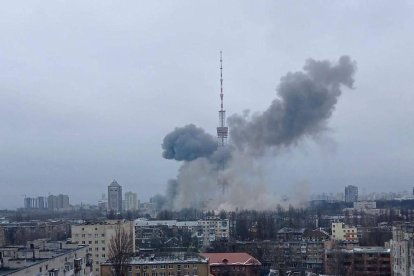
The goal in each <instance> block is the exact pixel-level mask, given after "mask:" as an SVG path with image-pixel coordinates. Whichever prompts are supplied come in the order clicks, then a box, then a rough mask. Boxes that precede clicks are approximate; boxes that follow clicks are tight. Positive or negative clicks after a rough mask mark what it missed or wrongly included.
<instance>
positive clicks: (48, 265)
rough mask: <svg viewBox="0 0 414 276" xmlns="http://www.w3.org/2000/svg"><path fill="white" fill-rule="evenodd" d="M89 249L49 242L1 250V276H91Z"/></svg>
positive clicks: (30, 243)
mask: <svg viewBox="0 0 414 276" xmlns="http://www.w3.org/2000/svg"><path fill="white" fill-rule="evenodd" d="M89 256H90V255H89V251H88V246H86V245H77V244H72V243H67V242H65V241H60V242H49V241H48V240H46V239H42V240H35V241H32V242H28V243H27V245H26V246H8V247H1V248H0V263H1V266H0V275H15V276H18V275H36V276H58V275H79V276H83V275H90V273H91V263H90V260H89Z"/></svg>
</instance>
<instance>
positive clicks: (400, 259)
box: [390, 222, 414, 276]
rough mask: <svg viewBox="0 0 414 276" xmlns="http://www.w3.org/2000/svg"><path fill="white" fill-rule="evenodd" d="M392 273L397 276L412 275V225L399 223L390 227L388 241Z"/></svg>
mask: <svg viewBox="0 0 414 276" xmlns="http://www.w3.org/2000/svg"><path fill="white" fill-rule="evenodd" d="M390 249H391V259H392V273H393V275H398V276H412V275H414V223H413V222H408V223H399V224H397V225H395V226H393V227H392V240H391V241H390Z"/></svg>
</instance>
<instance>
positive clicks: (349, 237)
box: [332, 222, 358, 241]
mask: <svg viewBox="0 0 414 276" xmlns="http://www.w3.org/2000/svg"><path fill="white" fill-rule="evenodd" d="M357 233H358V231H357V228H356V227H348V226H347V225H345V223H342V222H334V223H332V239H334V240H338V241H357V240H358V235H357Z"/></svg>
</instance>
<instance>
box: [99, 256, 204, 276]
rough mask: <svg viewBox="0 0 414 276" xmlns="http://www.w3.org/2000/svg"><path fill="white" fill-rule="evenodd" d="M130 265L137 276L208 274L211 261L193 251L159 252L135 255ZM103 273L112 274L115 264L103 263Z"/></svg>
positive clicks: (132, 272)
mask: <svg viewBox="0 0 414 276" xmlns="http://www.w3.org/2000/svg"><path fill="white" fill-rule="evenodd" d="M127 266H128V268H127V269H128V275H134V276H135V275H137V276H154V275H157V276H180V275H188V276H208V275H209V263H208V259H207V258H206V257H203V256H200V255H198V254H192V253H171V254H157V255H153V256H150V257H133V258H131V259H130V261H129V263H128V264H127ZM101 275H102V276H112V275H113V265H112V264H111V263H110V262H105V263H103V264H101Z"/></svg>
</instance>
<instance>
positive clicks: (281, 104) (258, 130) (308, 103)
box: [228, 56, 355, 153]
mask: <svg viewBox="0 0 414 276" xmlns="http://www.w3.org/2000/svg"><path fill="white" fill-rule="evenodd" d="M303 69H304V72H295V73H288V74H287V75H286V76H284V77H283V78H282V79H281V82H280V84H279V86H278V89H277V92H278V96H279V98H278V99H275V100H274V101H273V102H272V104H271V105H270V107H269V108H268V109H267V110H266V111H264V112H263V113H261V114H254V115H253V116H251V117H246V116H240V115H237V114H235V115H233V116H231V117H230V118H229V119H228V123H229V127H230V130H231V139H232V143H233V144H234V145H235V146H236V147H237V148H238V149H241V150H249V151H250V152H253V153H263V151H264V150H266V149H268V148H269V147H274V146H276V147H278V146H290V145H291V144H293V143H296V142H297V141H298V140H299V139H301V138H304V137H306V136H312V135H314V134H316V133H319V132H320V131H322V130H323V129H324V128H325V127H326V126H325V124H326V120H327V119H328V118H329V117H331V114H332V112H333V110H334V108H335V104H336V102H337V100H338V97H339V96H340V95H341V90H340V87H341V85H344V86H347V87H349V88H352V86H353V83H354V80H353V78H352V76H353V74H354V71H355V64H354V62H352V61H351V59H350V58H349V57H347V56H343V57H341V58H340V59H339V63H338V64H336V65H332V64H331V63H330V62H328V61H315V60H312V59H310V60H308V61H307V63H306V65H305V66H304V68H303Z"/></svg>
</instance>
